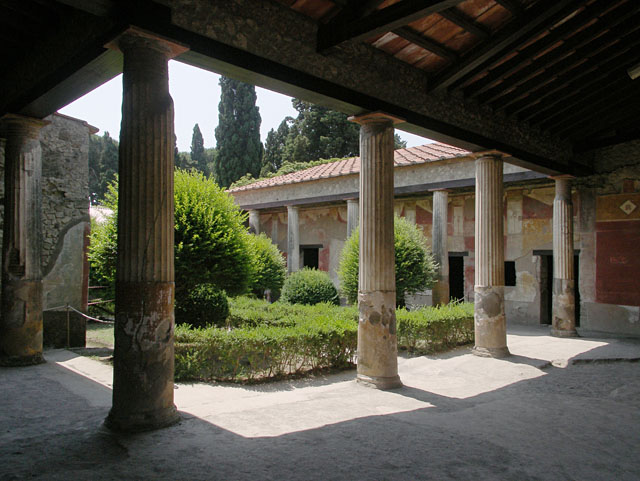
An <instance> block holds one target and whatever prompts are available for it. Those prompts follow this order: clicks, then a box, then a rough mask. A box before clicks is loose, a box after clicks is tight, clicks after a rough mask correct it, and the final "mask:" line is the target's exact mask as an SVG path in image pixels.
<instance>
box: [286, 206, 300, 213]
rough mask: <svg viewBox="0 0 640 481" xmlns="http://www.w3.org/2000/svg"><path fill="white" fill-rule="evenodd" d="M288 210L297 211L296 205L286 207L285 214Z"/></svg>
mask: <svg viewBox="0 0 640 481" xmlns="http://www.w3.org/2000/svg"><path fill="white" fill-rule="evenodd" d="M290 210H298V206H297V205H288V206H287V212H289V211H290Z"/></svg>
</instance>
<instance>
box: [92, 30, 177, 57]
mask: <svg viewBox="0 0 640 481" xmlns="http://www.w3.org/2000/svg"><path fill="white" fill-rule="evenodd" d="M105 47H107V48H110V49H112V50H119V51H121V52H122V51H124V50H127V49H129V48H132V47H146V48H150V49H153V50H156V51H158V52H160V53H162V54H163V55H164V56H165V57H166V58H167V59H172V58H175V57H177V56H178V55H180V54H182V53H184V52H186V51H187V50H189V47H187V46H186V45H183V44H180V43H177V42H175V41H173V40H169V39H166V38H164V37H161V36H159V35H156V34H154V33H151V32H147V31H146V30H143V29H141V28H138V27H129V28H128V29H127V30H125V31H124V32H122V33H121V34H120V35H119V36H118V37H117V38H115V39H113V40H112V41H110V42H108V43H107V44H106V45H105Z"/></svg>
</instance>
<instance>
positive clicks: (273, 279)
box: [249, 234, 287, 300]
mask: <svg viewBox="0 0 640 481" xmlns="http://www.w3.org/2000/svg"><path fill="white" fill-rule="evenodd" d="M249 250H250V252H251V275H250V277H249V290H250V291H251V292H252V293H253V294H255V295H256V296H258V297H259V298H262V296H263V295H264V291H265V290H266V289H269V290H270V291H271V299H272V300H276V299H278V297H280V290H281V289H282V285H283V284H284V279H285V277H286V275H287V268H286V263H285V260H284V257H283V256H282V254H281V253H280V251H279V250H278V247H276V245H275V244H273V242H271V239H269V238H268V237H267V236H266V235H264V234H260V235H253V234H249Z"/></svg>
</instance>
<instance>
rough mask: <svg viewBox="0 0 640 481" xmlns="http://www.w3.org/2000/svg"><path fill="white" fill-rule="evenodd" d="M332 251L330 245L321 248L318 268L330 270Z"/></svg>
mask: <svg viewBox="0 0 640 481" xmlns="http://www.w3.org/2000/svg"><path fill="white" fill-rule="evenodd" d="M330 255H331V251H330V250H329V248H328V247H325V248H324V249H320V255H319V256H318V269H320V270H321V271H325V272H329V258H330Z"/></svg>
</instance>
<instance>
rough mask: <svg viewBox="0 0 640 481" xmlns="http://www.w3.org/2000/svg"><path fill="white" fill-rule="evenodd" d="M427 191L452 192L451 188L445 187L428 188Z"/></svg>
mask: <svg viewBox="0 0 640 481" xmlns="http://www.w3.org/2000/svg"><path fill="white" fill-rule="evenodd" d="M429 192H433V193H436V192H453V190H451V189H445V188H442V189H429Z"/></svg>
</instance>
